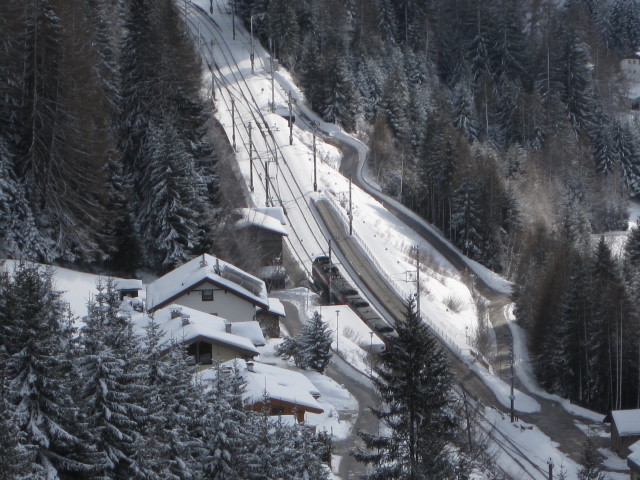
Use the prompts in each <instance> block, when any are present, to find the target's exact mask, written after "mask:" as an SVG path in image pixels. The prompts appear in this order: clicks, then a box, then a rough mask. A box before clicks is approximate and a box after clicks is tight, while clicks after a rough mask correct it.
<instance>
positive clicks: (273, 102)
mask: <svg viewBox="0 0 640 480" xmlns="http://www.w3.org/2000/svg"><path fill="white" fill-rule="evenodd" d="M269 61H270V62H269V63H270V65H271V113H273V112H275V111H276V97H275V87H274V85H273V83H274V79H273V77H274V72H273V55H271V57H270V58H269Z"/></svg>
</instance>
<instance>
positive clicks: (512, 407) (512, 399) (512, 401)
mask: <svg viewBox="0 0 640 480" xmlns="http://www.w3.org/2000/svg"><path fill="white" fill-rule="evenodd" d="M513 360H514V358H513V342H511V395H510V396H509V399H510V400H511V423H513V422H515V421H516V420H515V418H516V414H515V409H514V401H515V399H516V396H515V394H514V391H513V381H514V376H513Z"/></svg>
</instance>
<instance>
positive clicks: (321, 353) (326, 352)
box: [299, 312, 333, 373]
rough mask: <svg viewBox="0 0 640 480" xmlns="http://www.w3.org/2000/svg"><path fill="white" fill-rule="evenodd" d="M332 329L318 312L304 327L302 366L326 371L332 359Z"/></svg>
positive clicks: (301, 353) (301, 351) (301, 339)
mask: <svg viewBox="0 0 640 480" xmlns="http://www.w3.org/2000/svg"><path fill="white" fill-rule="evenodd" d="M332 336H333V335H332V331H331V330H329V327H328V325H327V322H325V321H324V320H323V319H322V316H321V315H320V314H319V313H318V312H314V313H313V316H312V317H311V319H310V320H309V321H308V322H307V323H305V325H304V326H303V327H302V333H301V335H300V343H301V346H300V353H299V354H300V356H301V358H302V359H303V360H302V361H301V364H302V365H303V367H302V368H310V369H312V370H315V371H316V372H320V373H324V370H325V368H327V365H328V364H329V362H330V361H331V341H332Z"/></svg>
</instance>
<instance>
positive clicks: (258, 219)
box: [236, 208, 289, 237]
mask: <svg viewBox="0 0 640 480" xmlns="http://www.w3.org/2000/svg"><path fill="white" fill-rule="evenodd" d="M237 211H238V212H239V213H240V214H242V218H241V219H240V220H238V221H237V222H236V227H238V228H246V227H259V228H262V229H264V230H269V231H270V232H274V233H277V234H278V235H282V236H285V237H286V236H288V235H289V233H288V232H287V230H286V228H284V226H283V225H282V224H281V222H280V220H279V219H278V218H275V217H272V216H271V215H268V214H266V213H263V212H259V211H257V210H255V209H253V208H239V209H238V210H237Z"/></svg>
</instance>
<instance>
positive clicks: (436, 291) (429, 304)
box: [192, 0, 634, 469]
mask: <svg viewBox="0 0 640 480" xmlns="http://www.w3.org/2000/svg"><path fill="white" fill-rule="evenodd" d="M196 3H198V4H200V5H201V6H202V7H203V8H205V9H208V5H209V4H208V0H197V1H196ZM215 3H216V2H214V15H213V18H214V20H215V22H216V24H217V26H218V30H217V31H216V32H208V31H207V29H206V27H205V25H204V24H205V22H203V21H201V20H195V17H196V15H195V14H194V15H192V18H193V19H194V21H196V22H200V23H202V27H201V28H199V32H200V35H201V36H202V39H203V41H202V45H206V44H208V43H210V42H211V40H214V42H215V43H216V44H217V45H220V47H219V49H214V51H213V58H214V60H215V62H216V64H217V66H218V68H219V71H217V72H215V75H216V80H215V83H216V85H218V86H220V85H223V84H224V83H225V82H226V83H227V85H228V87H229V89H225V88H218V90H217V95H218V102H217V106H218V111H217V116H218V118H219V120H220V121H221V123H222V124H223V126H224V127H225V128H226V130H227V134H228V136H229V137H230V138H231V136H232V135H231V134H232V130H233V129H234V126H233V121H232V117H233V116H234V117H235V120H236V121H235V130H236V139H237V138H238V137H239V138H240V140H239V141H238V140H236V142H237V145H238V148H237V162H238V166H239V170H240V172H241V173H242V175H243V176H244V178H245V180H246V181H247V184H248V183H249V176H250V174H249V172H250V168H251V167H250V166H251V161H250V159H249V154H248V148H247V147H248V131H247V128H246V124H247V123H248V122H255V118H256V117H255V114H256V111H260V112H262V114H263V116H264V121H265V122H266V123H267V124H268V125H270V126H272V133H271V134H272V140H270V139H269V140H268V141H267V142H265V141H264V138H265V137H263V136H260V135H257V134H256V132H255V130H256V129H255V124H254V129H253V132H254V135H253V136H252V139H253V140H254V152H258V153H257V155H258V156H259V158H260V162H262V163H258V167H256V161H255V158H256V153H254V162H253V163H254V168H257V170H254V175H255V174H256V173H255V172H256V171H257V172H258V178H263V177H264V175H263V177H260V173H261V172H265V168H264V167H263V164H264V162H265V160H274V158H273V157H274V155H275V154H274V151H275V146H274V142H275V144H277V146H278V148H279V150H278V153H277V155H278V157H279V158H278V160H279V161H278V163H275V162H269V165H270V167H269V168H270V172H269V177H270V178H271V179H272V182H273V183H272V185H271V189H272V192H271V195H270V196H271V197H274V196H277V197H278V202H280V204H281V205H282V206H284V207H285V208H286V210H287V213H288V214H289V225H293V226H294V227H295V234H294V235H292V232H290V235H289V239H288V240H289V242H290V246H291V248H292V250H293V251H294V252H297V254H298V255H299V258H300V261H301V263H302V264H303V266H304V267H306V269H307V271H309V270H310V263H311V261H312V260H313V258H314V257H315V256H316V255H319V254H326V249H327V243H328V240H327V239H326V238H325V237H324V235H322V228H321V227H319V225H318V224H317V223H316V221H315V219H313V220H311V221H310V217H312V216H313V213H312V212H311V210H310V209H308V204H309V202H310V201H311V199H312V198H313V197H314V196H317V195H322V196H325V197H326V198H329V199H330V200H332V201H333V202H334V204H336V205H337V206H338V208H339V210H340V211H342V214H343V216H345V217H346V215H347V209H348V207H347V202H348V197H349V181H348V180H347V179H345V178H344V177H342V176H341V175H340V174H339V172H338V167H339V152H338V151H337V150H336V149H335V148H334V147H332V146H330V145H327V144H325V143H323V142H321V141H320V139H319V138H317V139H316V140H317V141H316V145H317V152H318V162H317V184H318V193H314V191H313V151H312V145H313V136H312V134H311V133H310V130H311V128H310V126H309V125H308V124H307V122H306V120H304V118H303V116H302V115H298V116H297V118H296V123H295V124H294V127H293V144H292V145H289V130H288V126H287V121H286V120H285V119H284V118H282V117H280V116H279V115H276V114H272V113H269V112H270V102H271V95H272V94H271V91H272V90H271V88H272V82H271V73H270V62H269V60H268V58H269V57H268V54H267V52H266V51H265V50H264V49H263V48H262V47H261V46H260V45H259V44H257V43H256V50H255V58H256V64H255V74H250V73H249V72H251V63H250V56H249V52H250V39H249V35H248V34H247V32H246V31H245V30H244V29H243V28H242V27H238V26H237V25H236V28H237V35H236V40H231V38H232V37H231V18H230V16H229V15H228V14H226V13H225V12H226V10H225V9H223V8H216V7H215ZM217 3H218V5H219V6H221V5H222V4H223V3H224V0H218V2H217ZM221 32H222V33H221ZM225 43H226V45H228V46H225ZM240 72H243V75H244V77H240ZM273 77H274V80H275V81H274V89H273V100H274V103H275V106H276V110H277V111H280V110H283V111H284V110H285V109H286V106H287V95H288V93H289V92H290V93H291V96H292V98H293V99H294V103H295V111H296V113H297V114H298V113H301V112H302V113H304V115H306V117H308V118H310V119H311V120H312V121H313V122H315V124H316V128H317V129H318V131H321V132H324V133H325V134H326V135H328V136H332V137H334V138H337V139H340V140H341V141H345V142H347V143H349V144H350V145H352V146H354V147H355V148H356V149H357V150H358V152H359V153H360V155H361V156H362V157H363V158H364V157H366V147H365V146H364V145H363V144H362V143H361V142H359V141H358V140H357V139H355V138H353V137H351V136H349V135H347V134H346V133H344V132H343V131H341V130H340V128H339V127H338V126H336V125H331V124H327V123H325V122H323V121H322V120H321V119H320V118H319V117H318V116H317V115H315V114H314V113H313V112H311V111H310V110H309V109H308V108H307V107H306V104H305V100H304V97H303V95H302V93H301V92H300V90H299V89H298V88H297V87H296V85H295V83H294V82H293V80H292V78H291V76H290V75H289V74H288V72H286V71H284V70H283V69H279V70H278V71H277V72H275V74H274V75H273ZM223 79H224V81H221V80H223ZM232 95H233V96H234V97H235V111H234V112H233V113H232V110H231V108H230V104H231V102H230V98H231V96H232ZM242 97H244V98H242ZM221 99H222V100H221ZM238 119H240V120H238ZM266 138H268V137H266ZM283 160H284V161H283ZM254 185H255V191H254V192H253V194H252V203H253V204H254V205H261V204H264V203H265V189H264V186H263V184H262V183H260V182H257V181H256V182H254ZM274 186H275V187H274ZM273 188H275V189H276V190H277V194H275V193H274V192H273ZM351 196H352V204H353V211H352V214H353V228H354V232H355V235H356V237H357V238H358V239H359V240H360V243H361V244H362V245H363V246H364V247H365V250H367V252H368V253H369V255H370V257H371V258H372V259H375V262H376V263H377V265H378V268H379V269H380V270H381V271H382V272H383V273H384V274H385V275H386V276H387V278H389V279H390V280H391V281H392V282H393V284H394V286H395V288H396V290H397V291H398V292H399V293H400V294H401V295H403V296H406V295H408V294H410V293H413V291H414V290H415V283H413V281H412V276H411V275H412V273H411V272H413V271H415V268H416V267H415V260H414V256H413V255H412V249H413V248H414V247H415V246H418V248H419V249H420V251H421V256H422V258H423V259H425V258H427V259H428V261H427V262H424V263H423V265H422V271H421V278H422V279H423V282H422V284H423V285H422V291H421V305H422V311H423V313H424V314H425V316H426V317H427V318H428V319H429V322H430V324H431V325H432V326H433V327H434V328H435V329H436V330H437V331H438V332H439V333H440V335H441V336H442V337H444V338H446V340H447V341H448V342H449V343H450V344H451V345H452V346H453V347H454V349H456V348H457V349H458V350H459V351H460V352H462V356H463V357H466V355H465V353H464V352H465V351H468V350H469V348H470V347H471V344H472V343H473V339H474V336H475V331H476V328H477V319H476V318H477V317H476V315H477V314H476V308H475V304H474V302H473V297H472V295H471V292H470V291H469V289H468V288H467V287H466V286H465V284H464V283H463V282H462V281H461V277H460V273H459V272H456V271H454V270H453V269H452V267H451V265H450V264H449V263H448V262H447V261H446V260H445V259H444V258H442V257H441V256H440V255H439V254H438V253H437V252H436V251H435V250H434V249H433V248H431V246H430V245H429V244H427V243H426V242H424V241H423V240H422V239H421V237H420V236H419V235H418V234H416V233H415V232H414V231H412V230H411V229H409V228H407V227H406V226H405V225H404V224H402V223H400V222H398V221H397V220H396V218H395V217H394V216H393V215H392V214H390V213H389V211H388V210H387V209H386V208H384V206H383V205H381V204H380V203H379V202H377V201H376V200H374V199H373V198H371V197H370V196H369V195H368V194H366V193H365V192H363V191H361V190H360V189H358V188H356V187H353V188H352V190H351ZM632 215H634V214H632ZM468 264H469V269H470V270H471V271H472V272H474V273H475V274H476V275H478V276H481V277H482V278H483V279H485V280H486V281H487V282H488V283H490V284H491V285H494V286H495V287H497V288H498V289H500V290H503V291H509V288H510V285H509V284H508V282H505V281H504V280H503V279H501V278H499V277H497V276H496V275H495V274H493V273H492V272H490V271H488V270H486V269H484V268H483V267H481V266H480V265H478V264H475V262H468ZM451 305H456V308H455V309H453V308H450V306H451ZM330 318H331V316H330ZM522 336H523V335H522V334H520V335H519V345H520V353H517V354H516V355H517V358H519V359H520V360H518V364H517V365H516V368H517V369H518V373H519V374H522V375H525V376H526V374H527V373H526V361H525V358H526V348H525V345H526V343H525V342H524V341H523V340H522ZM345 342H346V340H345V341H344V342H343V340H342V338H341V340H340V345H341V346H342V345H343V343H344V345H345V346H346V343H345ZM474 368H480V367H479V366H477V367H474ZM366 369H367V365H366V364H365V365H364V371H365V372H366ZM481 373H482V374H481V377H483V378H484V379H485V382H486V383H487V384H488V385H489V386H490V388H492V390H493V391H494V392H495V393H496V395H497V396H498V398H499V399H500V401H501V403H502V404H503V405H508V403H509V393H510V392H509V388H508V386H507V384H506V383H505V382H503V381H502V380H500V379H499V378H497V377H496V376H494V375H492V374H490V373H488V372H486V371H483V372H481ZM525 378H529V379H532V378H533V377H532V376H531V375H530V373H529V376H528V377H525ZM525 381H526V380H525ZM531 382H532V380H531ZM516 408H517V409H520V411H524V412H533V411H537V410H538V409H539V406H538V404H537V402H536V401H535V400H534V399H532V398H531V397H528V396H526V395H524V394H521V393H519V392H516ZM567 408H569V407H567ZM535 431H536V430H535V429H533V430H527V432H535ZM538 433H539V432H538ZM530 434H531V433H530ZM540 435H541V434H540ZM537 441H538V439H536V440H535V442H537ZM540 441H541V442H542V446H537V447H536V452H538V451H541V450H538V449H547V448H548V449H549V452H550V453H549V454H548V456H549V457H552V458H557V459H558V460H559V461H558V463H557V464H558V465H559V464H560V463H562V460H561V459H562V455H561V454H560V453H559V451H558V450H557V448H556V447H555V445H553V444H552V443H551V442H549V441H548V439H547V440H543V439H540ZM527 444H529V443H527ZM551 452H553V454H552V453H551ZM544 454H545V455H547V453H546V450H545V453H544ZM564 464H565V465H569V462H568V461H567V462H564ZM567 468H568V469H569V467H567Z"/></svg>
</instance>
